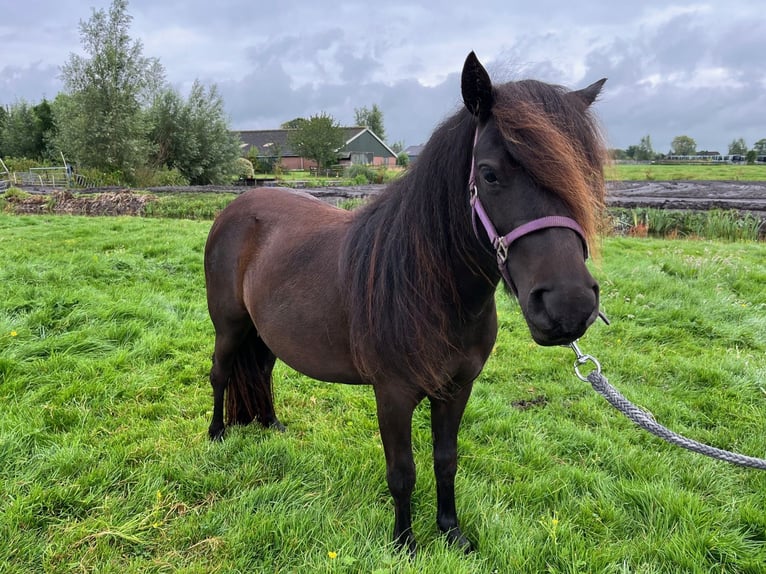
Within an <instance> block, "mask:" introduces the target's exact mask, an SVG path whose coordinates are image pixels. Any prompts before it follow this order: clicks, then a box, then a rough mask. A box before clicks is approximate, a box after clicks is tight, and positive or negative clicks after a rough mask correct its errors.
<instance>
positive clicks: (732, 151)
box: [729, 138, 747, 155]
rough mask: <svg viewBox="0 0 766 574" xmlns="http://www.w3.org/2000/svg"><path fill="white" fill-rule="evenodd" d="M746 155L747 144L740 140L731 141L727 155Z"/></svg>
mask: <svg viewBox="0 0 766 574" xmlns="http://www.w3.org/2000/svg"><path fill="white" fill-rule="evenodd" d="M745 154H747V144H746V143H745V140H744V139H742V138H739V139H736V140H733V141H732V142H731V143H730V144H729V155H745Z"/></svg>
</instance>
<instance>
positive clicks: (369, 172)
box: [346, 164, 376, 185]
mask: <svg viewBox="0 0 766 574" xmlns="http://www.w3.org/2000/svg"><path fill="white" fill-rule="evenodd" d="M346 177H348V178H350V179H352V180H353V181H354V183H355V184H356V185H363V184H366V183H374V182H375V178H376V174H375V170H374V169H372V168H371V167H370V166H368V165H361V164H354V165H352V166H349V168H348V169H347V170H346ZM362 178H363V179H362Z"/></svg>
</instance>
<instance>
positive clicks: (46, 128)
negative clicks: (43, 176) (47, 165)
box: [32, 98, 58, 159]
mask: <svg viewBox="0 0 766 574" xmlns="http://www.w3.org/2000/svg"><path fill="white" fill-rule="evenodd" d="M32 112H33V113H34V116H35V147H36V148H37V156H36V157H38V158H40V159H42V158H44V157H50V158H53V157H54V156H55V152H54V151H53V150H52V149H49V148H50V142H51V141H53V139H54V138H55V137H56V122H55V119H54V117H53V108H52V107H51V104H50V102H49V101H48V100H47V99H45V98H43V101H42V102H40V103H39V104H37V105H36V106H33V107H32ZM56 159H58V158H56Z"/></svg>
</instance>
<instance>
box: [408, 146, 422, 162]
mask: <svg viewBox="0 0 766 574" xmlns="http://www.w3.org/2000/svg"><path fill="white" fill-rule="evenodd" d="M424 147H426V146H425V145H424V144H419V145H411V146H409V147H407V149H405V150H404V153H406V154H407V157H408V158H410V163H414V162H415V160H417V159H418V156H419V155H420V152H422V151H423V148H424Z"/></svg>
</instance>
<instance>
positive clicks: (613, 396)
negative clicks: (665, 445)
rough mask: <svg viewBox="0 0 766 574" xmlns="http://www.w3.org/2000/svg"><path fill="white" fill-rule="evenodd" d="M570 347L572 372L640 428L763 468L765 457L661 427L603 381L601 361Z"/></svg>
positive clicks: (696, 449)
mask: <svg viewBox="0 0 766 574" xmlns="http://www.w3.org/2000/svg"><path fill="white" fill-rule="evenodd" d="M569 347H570V348H571V349H572V350H573V351H574V353H575V355H577V360H575V363H574V371H575V375H577V378H578V379H580V380H581V381H585V382H588V383H590V384H591V386H592V387H593V389H594V390H595V391H596V392H597V393H598V394H600V395H601V396H602V397H604V398H605V399H606V400H607V401H608V402H609V404H610V405H612V406H613V407H614V408H616V409H617V410H618V411H620V412H621V413H622V414H624V415H625V416H626V417H628V418H629V419H630V420H632V421H633V422H634V423H636V424H637V425H638V426H640V427H641V428H642V429H644V430H647V431H649V432H650V433H652V434H653V435H655V436H658V437H660V438H661V439H663V440H665V441H667V442H669V443H671V444H674V445H676V446H680V447H681V448H685V449H687V450H691V451H694V452H696V453H699V454H704V455H705V456H709V457H712V458H717V459H718V460H723V461H726V462H730V463H731V464H737V465H739V466H747V467H750V468H758V469H760V470H766V460H763V459H760V458H755V457H752V456H747V455H744V454H738V453H736V452H730V451H728V450H722V449H720V448H716V447H714V446H709V445H706V444H702V443H701V442H697V441H696V440H692V439H690V438H686V437H685V436H681V435H680V434H678V433H675V432H673V431H672V430H670V429H668V428H666V427H664V426H662V425H661V424H659V423H658V422H657V421H656V420H654V417H653V416H652V415H651V413H648V412H646V411H644V410H642V409H640V408H638V407H637V406H636V405H634V404H633V403H631V402H630V401H629V400H628V399H626V398H625V397H624V396H623V395H622V394H621V393H620V391H618V390H617V389H615V388H614V387H613V386H612V385H610V384H609V381H607V380H606V377H604V376H603V375H602V374H601V364H600V363H599V362H598V361H597V360H596V359H595V358H594V357H592V356H591V355H586V354H584V353H583V352H582V351H581V350H580V347H579V346H578V345H577V341H575V342H573V343H570V345H569ZM586 363H591V364H592V366H593V368H592V370H591V371H590V372H589V373H588V374H587V375H584V374H582V372H581V371H580V367H582V366H583V365H585V364H586Z"/></svg>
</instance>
